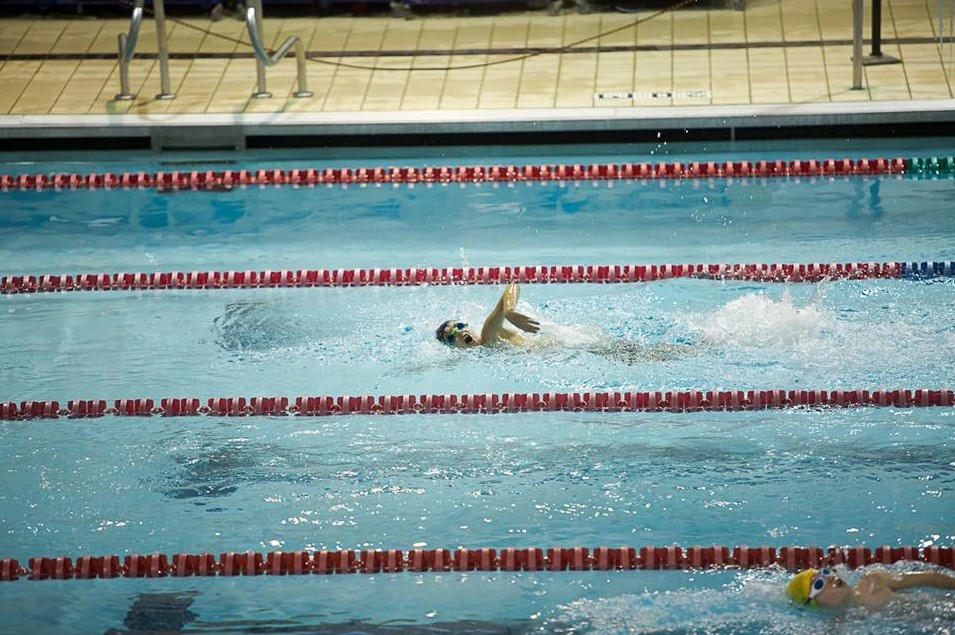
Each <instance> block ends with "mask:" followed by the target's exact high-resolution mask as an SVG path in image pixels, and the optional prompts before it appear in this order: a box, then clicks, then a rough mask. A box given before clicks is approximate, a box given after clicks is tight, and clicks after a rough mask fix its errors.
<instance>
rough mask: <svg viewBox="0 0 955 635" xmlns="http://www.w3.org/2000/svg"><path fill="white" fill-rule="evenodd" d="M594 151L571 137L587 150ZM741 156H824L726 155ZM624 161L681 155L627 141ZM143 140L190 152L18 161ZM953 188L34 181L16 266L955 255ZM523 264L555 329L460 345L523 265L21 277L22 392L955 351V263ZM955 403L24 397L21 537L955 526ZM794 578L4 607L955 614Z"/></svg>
mask: <svg viewBox="0 0 955 635" xmlns="http://www.w3.org/2000/svg"><path fill="white" fill-rule="evenodd" d="M575 152H576V153H578V154H574V155H572V156H569V157H568V158H567V159H566V162H577V161H581V159H580V156H579V152H580V150H579V149H578V150H575ZM898 152H899V150H896V151H892V152H889V151H886V152H871V151H862V150H860V151H859V155H860V156H862V155H864V156H897V155H898ZM933 153H934V154H944V152H943V151H935V152H933ZM515 154H518V155H519V153H515ZM804 154H806V152H804ZM949 154H951V153H950V152H949ZM829 156H832V155H831V154H825V155H818V154H817V155H812V157H813V158H828V157H829ZM837 156H841V154H840V155H837ZM901 156H905V155H904V154H903V155H901ZM741 157H743V158H803V157H802V156H800V155H799V153H797V152H788V153H785V154H781V153H779V152H777V153H776V154H773V155H771V156H767V155H759V153H756V152H747V153H743V154H739V153H738V154H734V155H724V154H720V153H716V152H712V153H706V152H702V151H698V154H697V155H695V156H694V157H693V158H703V159H708V160H738V159H739V158H741ZM592 158H593V160H614V161H618V162H619V161H623V160H628V161H639V160H652V159H653V160H655V159H657V158H659V155H657V154H654V155H650V154H645V155H639V156H634V155H626V156H623V155H614V154H612V153H610V152H609V150H608V149H607V148H601V149H595V150H594V154H593V155H592ZM679 158H680V160H688V159H686V158H685V157H683V156H681V157H679ZM468 159H469V160H473V161H474V162H479V161H477V159H475V158H474V157H468ZM531 159H533V160H535V161H537V160H539V157H531ZM397 160H400V163H399V164H401V165H406V164H411V163H412V160H411V159H409V158H408V157H400V159H397ZM455 160H457V161H461V159H455ZM418 161H419V162H422V163H429V164H432V165H445V164H449V163H452V162H453V161H452V160H451V159H447V160H436V159H434V158H431V159H428V160H423V159H418ZM495 161H496V159H495ZM549 161H550V162H558V161H561V159H560V158H559V157H553V156H552V157H550V158H549ZM358 162H359V161H358V160H356V159H353V158H348V159H341V160H339V159H335V160H317V159H315V158H314V157H312V158H309V159H307V160H299V161H291V160H288V159H287V158H283V159H279V158H267V159H263V160H262V161H261V162H259V163H257V164H255V163H249V164H242V165H236V166H232V167H273V166H277V167H285V168H291V167H325V166H328V165H345V164H347V165H356V164H357V163H358ZM482 162H484V163H485V164H486V163H489V162H491V160H487V161H482ZM506 162H520V156H518V157H517V158H516V159H515V158H513V157H509V158H508V159H507V160H506ZM369 164H370V163H369V162H368V161H366V162H365V163H364V165H369ZM377 164H380V165H392V164H394V163H393V162H389V161H385V160H381V161H378V162H377V163H376V165H377ZM121 167H122V168H124V169H128V170H137V169H146V170H156V169H170V168H169V167H168V166H163V167H157V165H156V164H153V163H140V164H133V163H128V164H119V163H117V164H115V165H114V164H110V163H108V162H107V163H105V164H103V165H97V166H91V165H85V164H78V163H57V164H54V163H42V164H39V165H26V166H24V165H11V164H7V165H5V166H4V169H3V170H2V171H5V172H8V173H10V172H16V171H29V172H52V171H56V170H68V171H101V170H106V169H118V168H121ZM192 167H195V166H192ZM209 167H210V169H222V167H221V166H219V165H210V166H209ZM190 169H192V168H190ZM203 169H204V168H203ZM952 190H953V181H952V180H950V179H935V180H930V179H913V178H898V177H885V178H862V177H860V178H853V179H848V180H845V179H839V180H828V179H820V180H808V179H800V180H795V179H793V180H786V179H767V180H763V181H722V180H721V181H714V182H709V181H689V180H688V181H681V182H667V183H660V182H614V183H612V184H607V183H601V184H592V183H581V184H573V183H564V184H560V183H548V184H534V185H526V184H518V185H515V186H512V187H511V186H506V185H499V186H496V187H495V186H492V185H488V184H483V185H480V186H476V185H467V186H459V185H448V186H431V187H425V186H416V187H413V188H411V187H406V186H401V187H392V186H382V187H376V186H368V187H349V188H337V187H336V188H324V187H323V188H301V189H294V188H281V189H258V188H256V189H247V190H235V191H232V192H228V193H205V192H202V193H196V192H183V193H176V194H157V193H155V192H150V191H143V192H140V191H132V192H126V191H114V192H102V191H100V192H89V191H77V192H39V193H38V192H7V193H3V194H2V198H3V212H2V214H0V225H2V226H3V233H4V236H5V240H4V241H2V242H0V275H12V274H41V273H74V274H75V273H81V272H113V271H156V270H160V271H168V270H176V269H179V270H187V271H189V270H195V269H200V270H202V269H219V270H227V269H240V270H242V269H267V268H268V269H281V268H293V269H303V268H338V267H398V266H402V267H406V266H439V267H441V266H482V265H510V264H527V265H531V264H558V263H560V264H567V263H572V264H577V263H579V264H598V263H605V264H625V263H673V262H711V263H717V262H830V261H849V260H878V261H881V260H905V261H911V260H955V248H953V245H955V241H953V238H955V217H953V216H952V215H951V213H950V209H951V205H950V201H951V200H952ZM522 292H523V293H522V306H523V308H524V310H525V311H526V312H527V313H530V314H532V315H534V316H536V317H538V318H539V319H540V321H541V323H542V325H543V330H542V334H541V335H540V336H539V337H538V338H537V345H536V346H534V347H532V348H530V349H528V350H519V351H515V350H508V351H501V350H493V351H454V350H450V349H447V348H446V347H443V346H441V345H440V344H438V343H437V342H436V341H435V340H434V338H433V331H434V328H435V327H436V326H437V325H438V324H439V323H440V322H442V321H443V320H445V319H448V318H450V317H455V318H459V319H464V320H466V321H470V322H475V323H480V321H481V320H482V319H483V317H484V315H485V314H486V312H487V311H488V310H489V308H490V307H491V306H493V304H494V302H495V301H496V299H497V296H498V295H499V293H500V287H496V286H488V287H483V286H482V287H447V286H439V287H413V288H352V289H262V290H221V291H143V292H122V293H120V292H88V293H87V292H83V293H80V292H76V293H62V294H37V295H17V296H0V377H2V378H3V382H2V384H3V390H2V394H0V400H4V401H6V400H15V401H19V400H27V399H44V400H45V399H55V400H58V401H60V402H61V403H63V402H65V401H67V400H69V399H92V398H103V399H117V398H131V397H149V398H153V399H157V400H158V399H159V398H161V397H166V396H172V397H185V396H195V397H199V398H202V399H205V398H208V397H215V396H240V395H241V396H247V397H251V396H256V395H266V396H273V395H285V396H289V397H294V396H297V395H316V394H331V395H339V394H369V393H371V394H402V393H417V394H421V393H450V392H455V393H462V392H476V393H484V392H505V391H541V390H557V391H587V390H671V389H684V390H688V389H700V390H713V389H721V388H722V389H761V388H784V389H813V388H823V389H835V388H868V389H878V388H895V387H908V388H917V387H930V388H950V387H951V377H952V376H953V374H955V373H953V371H955V327H953V325H952V319H951V316H952V315H953V308H955V284H953V281H952V280H944V279H940V280H930V281H920V282H916V281H910V280H872V281H833V282H827V283H821V284H816V285H808V284H807V285H801V284H793V285H780V284H758V283H751V282H717V281H704V280H671V281H666V282H659V283H648V284H632V285H623V284H620V285H525V286H524V287H523V288H522ZM621 343H625V345H624V348H625V354H619V350H620V348H619V347H620V345H621ZM615 347H616V348H615ZM614 351H618V352H617V353H615V352H614ZM953 416H955V414H953V412H952V411H951V410H950V409H881V410H880V409H857V410H845V411H817V410H805V409H797V410H787V411H772V412H751V413H687V414H674V413H615V414H610V413H606V414H600V413H596V414H594V413H557V414H554V413H550V414H545V413H531V414H514V415H495V416H486V415H472V416H463V415H461V416H401V417H360V416H351V417H334V418H294V417H292V418H289V417H285V418H247V419H238V418H230V419H217V418H202V417H198V418H176V419H161V418H148V419H118V418H106V419H97V420H73V421H68V420H57V421H28V422H4V423H3V424H2V425H0V465H2V468H0V469H2V470H3V478H2V481H0V483H2V487H0V509H2V510H3V512H2V514H0V557H14V558H17V559H18V560H20V562H21V563H25V562H26V561H27V560H28V559H29V558H30V557H32V556H37V555H45V556H55V555H70V556H73V557H75V556H79V555H82V554H86V553H91V554H107V553H116V554H119V555H124V554H126V553H132V552H138V553H153V552H162V553H168V554H172V553H175V552H179V551H185V552H201V551H211V552H214V553H218V552H221V551H230V550H231V551H245V550H249V549H253V550H258V551H263V552H266V551H270V550H276V549H281V550H295V549H323V548H330V549H337V548H352V549H363V548H384V549H389V548H399V549H405V550H407V549H411V548H414V547H426V548H439V547H446V548H451V549H453V548H455V547H458V546H467V547H470V548H480V547H487V546H490V547H496V548H502V547H508V546H515V547H530V546H541V547H547V546H577V545H580V546H588V547H591V548H593V547H596V546H599V545H619V544H628V545H634V546H640V545H645V544H653V545H666V544H672V543H679V544H682V545H684V546H690V545H694V544H704V545H707V544H724V545H729V546H734V545H737V544H749V545H762V544H768V545H774V546H782V545H787V544H797V545H819V546H823V547H825V546H827V545H830V544H866V545H868V546H871V547H876V546H880V545H882V544H889V545H918V546H924V545H930V544H940V545H951V544H952V543H953V538H955V534H953V532H952V526H953V525H952V520H953V515H952V512H951V509H952V496H953V492H955V463H953V462H952V456H953V455H955V453H953V447H952V446H953V442H952V425H953ZM917 567H918V565H914V564H909V565H905V566H900V568H917ZM850 577H851V576H850ZM785 579H786V576H785V574H783V573H780V572H775V571H768V572H754V571H750V572H736V571H720V572H704V573H700V572H642V571H636V572H609V573H608V572H602V573H600V572H587V573H571V572H566V573H562V574H552V573H540V574H538V573H534V574H531V573H519V574H513V573H504V572H501V573H492V574H483V573H468V574H458V573H442V574H424V575H416V574H411V573H406V574H397V575H373V576H366V575H359V574H356V575H351V576H331V577H321V576H307V577H304V578H303V577H292V578H281V579H279V578H266V577H260V578H255V579H244V578H243V579H225V578H215V579H203V580H197V579H167V580H159V581H153V580H138V581H137V580H110V581H76V580H74V581H64V582H54V581H47V582H37V583H34V582H29V581H26V580H21V581H19V582H16V583H10V584H5V585H2V586H0V611H2V612H3V614H4V616H5V623H6V624H8V625H9V628H10V630H9V631H8V632H37V631H44V630H56V631H57V632H67V633H71V632H76V633H93V632H96V633H102V632H105V631H107V630H109V629H120V630H122V629H129V630H135V629H136V628H140V630H143V629H144V628H146V627H149V628H152V629H153V630H157V629H161V628H165V629H167V630H175V628H178V627H179V626H184V627H185V628H186V629H187V630H199V631H208V632H262V631H269V632H275V631H280V632H382V631H384V632H389V631H391V630H397V631H403V632H433V631H434V630H437V629H446V630H452V631H456V632H468V633H470V632H599V633H604V632H627V633H630V632H637V633H684V632H711V633H736V632H751V633H762V632H778V633H788V632H797V631H798V632H805V630H806V629H807V628H824V629H825V630H827V632H828V631H833V632H846V633H856V632H872V633H882V632H900V633H901V632H928V633H931V632H939V624H946V623H951V621H952V617H953V616H955V601H953V598H952V595H951V593H949V594H948V595H945V594H940V593H931V592H927V591H922V592H913V593H910V594H908V595H907V596H906V597H905V598H904V600H903V601H901V602H899V603H898V604H897V605H895V606H893V607H892V608H891V609H890V610H889V611H886V612H884V613H882V614H878V615H865V614H861V613H855V612H850V613H849V614H847V615H842V616H840V617H838V618H836V619H834V618H833V616H831V615H829V614H825V613H813V614H807V613H805V612H802V611H798V610H796V609H793V608H792V607H790V605H788V604H787V602H786V601H785V599H784V597H783V596H782V592H781V588H782V585H783V583H784V581H785ZM164 619H165V620H171V621H169V622H166V621H163V620H164ZM322 629H325V630H322ZM428 629H431V630H428ZM508 629H509V630H508Z"/></svg>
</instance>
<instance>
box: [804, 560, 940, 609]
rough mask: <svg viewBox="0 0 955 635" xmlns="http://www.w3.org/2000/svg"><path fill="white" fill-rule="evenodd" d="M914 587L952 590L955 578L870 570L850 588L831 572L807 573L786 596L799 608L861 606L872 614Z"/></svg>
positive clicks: (822, 570) (934, 572) (935, 572)
mask: <svg viewBox="0 0 955 635" xmlns="http://www.w3.org/2000/svg"><path fill="white" fill-rule="evenodd" d="M913 587H933V588H936V589H955V577H953V576H950V575H946V574H944V573H942V572H940V571H916V572H910V573H890V572H888V571H880V570H872V571H866V572H865V573H863V574H862V575H861V576H859V581H858V582H857V583H856V585H855V586H854V587H853V586H852V585H851V584H849V583H848V582H846V581H845V580H843V579H842V578H840V577H839V576H838V575H837V574H836V572H835V571H833V570H832V569H829V568H824V569H806V570H805V571H802V572H800V573H798V574H796V575H795V576H794V577H793V579H792V580H790V581H789V584H788V585H787V586H786V592H787V593H788V594H789V597H790V598H791V599H792V601H793V602H795V603H796V604H800V605H808V606H826V607H834V606H846V605H861V606H864V607H865V608H867V609H869V610H873V609H878V608H882V607H883V606H885V605H886V604H888V603H889V602H891V601H892V599H893V598H894V597H895V592H896V591H899V590H901V589H911V588H913Z"/></svg>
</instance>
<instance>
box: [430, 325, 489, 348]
mask: <svg viewBox="0 0 955 635" xmlns="http://www.w3.org/2000/svg"><path fill="white" fill-rule="evenodd" d="M434 336H435V338H436V339H437V340H438V341H439V342H441V343H442V344H447V345H448V346H453V347H454V348H472V347H474V346H480V345H481V341H480V340H479V339H478V337H477V336H476V335H475V334H474V331H472V330H471V327H470V326H468V325H467V323H466V322H458V321H456V320H448V321H447V322H443V323H442V324H441V326H439V327H438V328H437V330H436V331H435V332H434Z"/></svg>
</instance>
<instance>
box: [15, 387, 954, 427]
mask: <svg viewBox="0 0 955 635" xmlns="http://www.w3.org/2000/svg"><path fill="white" fill-rule="evenodd" d="M953 405H955V393H953V392H952V391H951V390H945V389H941V390H934V389H925V388H917V389H895V390H872V391H869V390H779V389H776V390H709V391H702V390H686V391H677V390H671V391H656V392H620V391H607V392H526V393H484V394H474V393H472V394H461V395H455V394H430V395H429V394H425V395H379V396H374V395H361V396H337V397H333V396H329V395H323V396H314V397H294V398H289V397H251V398H246V397H212V398H209V399H207V400H206V401H205V402H203V401H201V400H200V399H198V398H195V397H185V398H174V397H166V398H162V399H160V400H158V401H156V400H154V399H149V398H141V399H117V400H115V401H112V402H107V400H105V399H82V400H69V401H67V402H66V403H65V405H61V404H60V402H58V401H21V402H15V401H4V402H0V420H24V419H58V418H61V417H63V418H70V419H76V418H86V417H104V416H117V417H149V416H163V417H186V416H188V417H193V416H219V417H236V416H289V415H293V416H331V415H406V414H498V413H523V412H701V411H735V410H780V409H785V408H798V407H810V408H857V407H863V406H871V407H883V408H885V407H895V408H909V407H922V408H931V407H951V406H953Z"/></svg>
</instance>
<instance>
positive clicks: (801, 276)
mask: <svg viewBox="0 0 955 635" xmlns="http://www.w3.org/2000/svg"><path fill="white" fill-rule="evenodd" d="M936 265H939V266H936ZM915 267H919V268H920V269H919V270H918V271H916V269H915ZM953 270H955V263H951V262H939V263H935V262H930V263H903V262H844V263H843V262H833V263H806V264H778V263H774V264H766V263H763V264H741V263H737V264H663V265H536V266H498V267H441V268H438V267H431V268H417V267H411V268H405V269H400V268H392V269H298V270H292V269H285V270H274V271H273V270H265V271H190V272H182V271H168V272H158V273H125V272H121V273H84V274H77V275H71V274H46V275H23V276H2V277H0V293H3V294H9V293H40V292H55V291H132V290H146V289H238V288H242V289H250V288H264V287H270V288H275V287H368V286H418V285H472V284H508V283H511V282H519V283H524V284H535V283H537V284H546V283H552V284H554V283H585V282H589V283H624V282H652V281H658V280H668V279H671V278H704V279H712V280H753V281H762V282H819V281H822V280H837V279H860V280H861V279H867V278H902V277H913V276H914V277H918V276H921V277H932V276H935V275H953V273H955V271H953Z"/></svg>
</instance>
